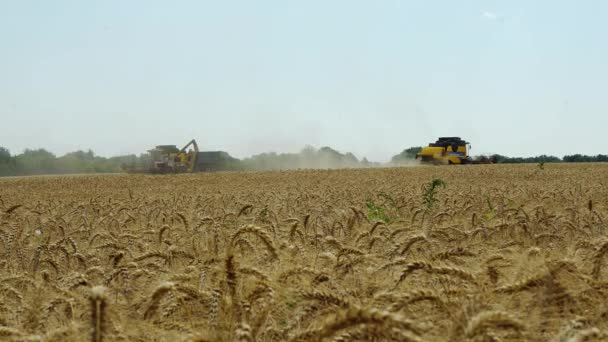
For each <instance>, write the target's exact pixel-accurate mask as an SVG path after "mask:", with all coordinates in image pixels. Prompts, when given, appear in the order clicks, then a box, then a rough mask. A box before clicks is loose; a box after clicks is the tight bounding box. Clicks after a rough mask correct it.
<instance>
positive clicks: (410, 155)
mask: <svg viewBox="0 0 608 342" xmlns="http://www.w3.org/2000/svg"><path fill="white" fill-rule="evenodd" d="M420 151H422V147H420V146H416V147H410V148H406V149H405V150H403V151H401V153H399V154H397V155H394V156H393V157H392V158H391V164H393V165H399V164H404V163H408V162H411V161H412V160H414V159H416V154H417V153H420Z"/></svg>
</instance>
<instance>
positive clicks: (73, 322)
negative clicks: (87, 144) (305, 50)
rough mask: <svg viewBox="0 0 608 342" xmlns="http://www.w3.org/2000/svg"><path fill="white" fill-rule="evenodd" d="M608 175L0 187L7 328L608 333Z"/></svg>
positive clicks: (496, 337) (26, 331) (113, 334)
mask: <svg viewBox="0 0 608 342" xmlns="http://www.w3.org/2000/svg"><path fill="white" fill-rule="evenodd" d="M607 176H608V166H606V165H601V164H573V165H565V164H560V165H557V164H551V165H546V166H545V167H544V169H541V168H540V167H538V166H537V165H509V166H507V165H478V166H462V167H460V166H453V167H452V166H439V167H437V166H421V167H406V168H387V169H361V170H303V171H284V172H278V171H277V172H257V173H256V172H247V173H213V174H192V175H188V174H186V175H167V176H151V175H107V176H78V177H74V176H60V177H25V178H10V179H0V238H1V242H2V243H1V244H0V253H1V255H2V258H1V259H0V270H1V273H0V299H1V300H0V339H1V340H7V341H96V342H97V341H564V342H565V341H602V340H608V323H607V322H608V302H607V300H606V298H608V297H607V295H608V224H607V223H606V220H607V219H608V184H607V182H608V178H607ZM433 180H436V182H433ZM433 184H434V185H435V186H432V185H433Z"/></svg>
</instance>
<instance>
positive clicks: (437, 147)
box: [416, 137, 473, 164]
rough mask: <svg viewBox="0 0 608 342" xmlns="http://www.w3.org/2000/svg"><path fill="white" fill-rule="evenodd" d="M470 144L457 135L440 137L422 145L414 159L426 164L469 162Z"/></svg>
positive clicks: (471, 160) (470, 161)
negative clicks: (424, 145)
mask: <svg viewBox="0 0 608 342" xmlns="http://www.w3.org/2000/svg"><path fill="white" fill-rule="evenodd" d="M470 148H471V146H470V144H469V143H468V142H466V141H464V140H462V139H461V138H459V137H441V138H439V139H437V141H436V142H434V143H431V144H429V146H427V147H423V148H422V151H420V153H417V154H416V159H420V161H421V162H422V163H428V164H471V163H473V159H472V158H471V157H470V156H469V149H470Z"/></svg>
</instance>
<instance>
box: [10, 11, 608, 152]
mask: <svg viewBox="0 0 608 342" xmlns="http://www.w3.org/2000/svg"><path fill="white" fill-rule="evenodd" d="M607 39H608V1H447V0H446V1H405V0H394V1H380V0H378V1H371V0H370V1H353V0H349V1H328V0H325V1H311V0H307V1H297V2H296V1H286V0H277V1H149V0H146V1H109V0H108V1H81V0H73V1H60V0H54V1H26V0H14V1H9V0H0V119H1V121H0V125H1V126H0V146H5V147H8V148H9V149H10V150H11V151H12V152H13V153H16V152H21V151H22V150H23V149H24V148H26V147H32V148H35V147H46V148H48V149H50V150H51V151H52V152H55V153H57V154H63V153H65V152H69V151H73V150H76V149H88V148H91V149H93V150H94V151H96V152H97V153H98V154H101V155H106V156H108V155H117V154H125V153H140V152H144V151H145V150H147V149H148V148H150V147H152V146H153V145H157V144H178V145H180V144H182V143H185V142H187V141H188V140H189V139H190V138H193V137H194V138H196V139H197V140H198V141H199V145H201V147H202V148H203V149H206V150H218V149H219V150H226V151H228V152H230V153H231V154H232V155H235V156H237V157H243V156H248V155H251V154H253V153H260V152H265V151H281V152H292V151H298V150H300V149H301V148H302V147H303V146H304V145H306V144H312V145H314V146H317V147H320V146H325V145H329V146H331V147H333V148H335V149H338V150H340V151H351V152H353V153H355V155H357V156H358V157H363V156H367V157H368V158H370V159H371V160H375V161H386V160H388V159H389V158H390V156H392V155H393V154H396V153H398V152H400V151H401V150H402V149H404V148H406V147H409V146H415V145H423V144H427V143H429V142H430V141H432V140H434V139H435V138H436V137H437V136H443V135H458V136H462V137H463V138H465V139H467V140H469V141H470V142H471V143H472V145H473V151H472V152H473V153H482V152H483V153H485V152H495V153H501V154H507V155H521V156H529V155H537V154H543V153H545V154H554V155H558V156H562V155H564V154H571V153H577V152H580V153H586V154H597V153H607V152H608V151H607V149H608V142H607V140H606V138H605V133H604V132H605V130H606V128H607V127H608V96H607V95H608V66H607V61H608V43H606V41H607Z"/></svg>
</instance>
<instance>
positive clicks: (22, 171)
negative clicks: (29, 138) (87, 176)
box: [0, 147, 149, 176]
mask: <svg viewBox="0 0 608 342" xmlns="http://www.w3.org/2000/svg"><path fill="white" fill-rule="evenodd" d="M148 162H149V158H148V156H147V155H145V154H144V155H140V156H136V155H126V156H120V157H111V158H105V157H100V156H96V155H95V154H94V153H93V151H91V150H88V151H86V152H85V151H76V152H71V153H68V154H66V155H64V156H61V157H57V156H55V154H53V153H51V152H49V151H47V150H45V149H43V148H40V149H26V150H25V151H23V153H21V154H18V155H11V153H10V151H9V150H8V149H6V148H4V147H0V176H28V175H43V174H69V173H72V174H77V173H112V172H121V165H123V164H128V165H147V163H148Z"/></svg>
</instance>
